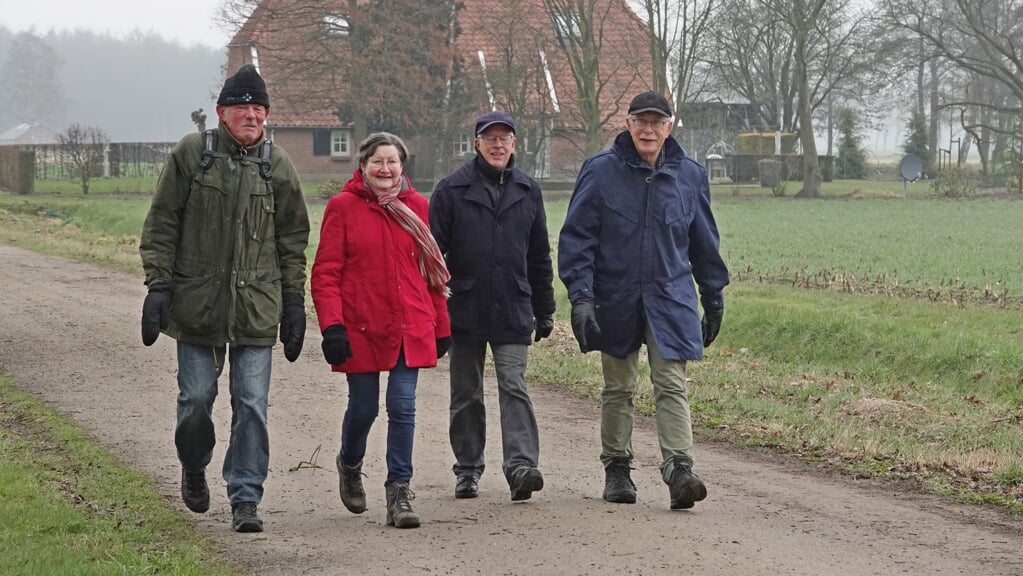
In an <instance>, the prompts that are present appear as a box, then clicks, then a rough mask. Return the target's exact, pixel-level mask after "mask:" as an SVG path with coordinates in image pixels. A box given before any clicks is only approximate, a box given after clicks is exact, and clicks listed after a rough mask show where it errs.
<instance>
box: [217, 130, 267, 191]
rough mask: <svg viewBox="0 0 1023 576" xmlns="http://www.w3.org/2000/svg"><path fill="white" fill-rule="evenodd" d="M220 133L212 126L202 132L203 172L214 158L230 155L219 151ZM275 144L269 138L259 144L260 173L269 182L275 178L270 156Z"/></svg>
mask: <svg viewBox="0 0 1023 576" xmlns="http://www.w3.org/2000/svg"><path fill="white" fill-rule="evenodd" d="M218 134H219V133H218V131H217V130H216V129H215V128H211V129H209V130H206V131H204V132H203V133H202V158H200V159H199V170H200V171H202V172H205V171H207V170H209V169H210V166H212V165H213V159H214V158H217V157H221V158H227V157H228V155H227V154H224V153H223V152H217V136H218ZM273 145H274V143H273V141H271V140H270V139H269V138H267V139H266V140H263V143H262V144H260V145H259V160H258V162H259V175H260V177H262V178H263V180H266V181H267V182H269V181H271V180H272V179H273V169H272V168H271V164H270V158H271V156H272V154H273Z"/></svg>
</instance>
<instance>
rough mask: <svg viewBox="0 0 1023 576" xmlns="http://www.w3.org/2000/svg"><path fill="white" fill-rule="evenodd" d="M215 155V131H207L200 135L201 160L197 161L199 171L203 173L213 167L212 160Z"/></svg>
mask: <svg viewBox="0 0 1023 576" xmlns="http://www.w3.org/2000/svg"><path fill="white" fill-rule="evenodd" d="M216 154H217V131H216V130H215V129H212V128H211V129H209V130H206V131H204V132H203V133H202V158H200V159H199V170H202V171H203V172H205V171H207V170H209V169H210V166H212V165H213V158H214V157H216Z"/></svg>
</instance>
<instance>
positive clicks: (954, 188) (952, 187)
mask: <svg viewBox="0 0 1023 576" xmlns="http://www.w3.org/2000/svg"><path fill="white" fill-rule="evenodd" d="M931 192H933V193H934V194H936V195H938V196H941V197H943V198H966V197H968V196H973V195H975V194H976V193H977V185H976V183H975V182H974V181H973V176H972V174H971V173H970V171H969V170H967V169H966V168H963V167H962V166H953V167H951V168H949V169H947V170H942V171H941V172H939V173H938V177H937V178H935V179H934V180H931Z"/></svg>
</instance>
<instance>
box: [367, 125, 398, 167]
mask: <svg viewBox="0 0 1023 576" xmlns="http://www.w3.org/2000/svg"><path fill="white" fill-rule="evenodd" d="M381 146H394V147H395V148H397V149H398V158H399V159H400V160H401V165H402V166H404V165H405V164H406V163H407V162H408V148H406V147H405V143H404V142H402V140H401V138H398V137H397V136H395V135H394V134H391V133H390V132H374V133H373V134H370V135H369V136H367V137H366V139H365V140H363V141H362V142H361V143H360V144H359V166H362V165H364V164H365V163H366V162H368V161H369V157H370V156H372V155H373V154H374V153H375V152H376V151H377V148H379V147H381Z"/></svg>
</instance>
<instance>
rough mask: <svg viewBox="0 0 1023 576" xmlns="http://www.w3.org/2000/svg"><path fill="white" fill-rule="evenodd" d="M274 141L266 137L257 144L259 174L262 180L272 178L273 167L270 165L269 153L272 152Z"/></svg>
mask: <svg viewBox="0 0 1023 576" xmlns="http://www.w3.org/2000/svg"><path fill="white" fill-rule="evenodd" d="M273 147H274V143H273V141H272V140H270V139H269V138H267V139H266V140H263V143H262V144H260V145H259V175H260V176H262V177H263V180H266V181H267V182H269V181H270V180H272V179H273V169H272V168H271V166H270V155H271V154H272V153H273Z"/></svg>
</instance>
